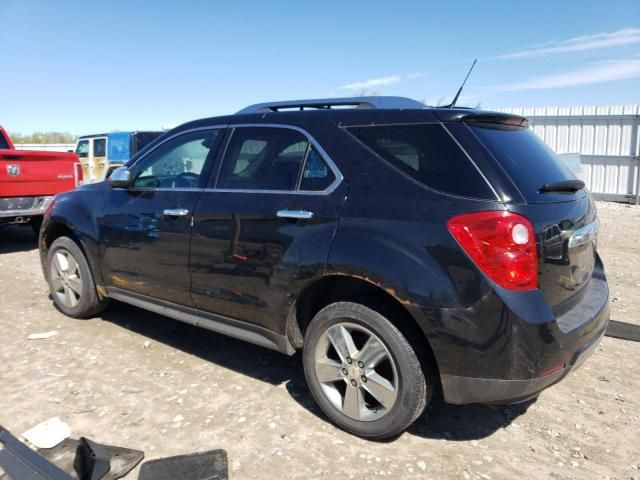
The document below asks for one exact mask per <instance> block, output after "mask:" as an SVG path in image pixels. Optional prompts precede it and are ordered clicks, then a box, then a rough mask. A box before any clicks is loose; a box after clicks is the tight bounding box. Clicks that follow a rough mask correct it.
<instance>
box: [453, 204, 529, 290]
mask: <svg viewBox="0 0 640 480" xmlns="http://www.w3.org/2000/svg"><path fill="white" fill-rule="evenodd" d="M448 227H449V231H450V232H451V234H452V235H453V237H454V238H455V239H456V240H457V242H458V243H459V244H460V246H461V247H462V248H463V250H464V251H465V252H466V253H467V254H468V255H469V256H470V257H471V259H472V260H473V261H474V262H475V263H476V265H477V266H478V267H479V268H480V270H482V271H483V272H484V273H485V274H486V275H487V276H488V277H489V278H490V279H491V280H493V281H494V282H496V283H497V284H498V285H499V286H501V287H502V288H506V289H508V290H533V289H536V288H538V256H537V254H536V239H535V234H534V231H533V225H532V224H531V222H530V221H529V220H528V219H526V218H525V217H523V216H522V215H518V214H516V213H511V212H504V211H491V212H477V213H469V214H464V215H458V216H457V217H454V218H452V219H451V220H449V223H448Z"/></svg>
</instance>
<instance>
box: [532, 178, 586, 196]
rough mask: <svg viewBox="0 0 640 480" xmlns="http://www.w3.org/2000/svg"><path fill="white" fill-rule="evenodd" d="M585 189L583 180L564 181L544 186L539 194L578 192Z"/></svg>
mask: <svg viewBox="0 0 640 480" xmlns="http://www.w3.org/2000/svg"><path fill="white" fill-rule="evenodd" d="M583 188H584V182H583V181H582V180H577V179H576V180H562V181H561V182H553V183H547V184H545V185H543V186H542V187H541V188H540V190H538V192H539V193H547V192H577V191H578V190H582V189H583Z"/></svg>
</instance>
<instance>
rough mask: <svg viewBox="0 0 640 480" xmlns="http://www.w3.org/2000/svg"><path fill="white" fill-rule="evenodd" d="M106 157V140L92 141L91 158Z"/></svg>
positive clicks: (97, 139)
mask: <svg viewBox="0 0 640 480" xmlns="http://www.w3.org/2000/svg"><path fill="white" fill-rule="evenodd" d="M106 155H107V139H106V138H96V139H95V140H94V141H93V156H94V157H104V156H106Z"/></svg>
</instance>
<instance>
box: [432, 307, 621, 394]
mask: <svg viewBox="0 0 640 480" xmlns="http://www.w3.org/2000/svg"><path fill="white" fill-rule="evenodd" d="M607 316H608V309H607ZM605 330H606V326H605V329H603V330H602V331H601V332H600V333H598V335H597V336H596V337H594V338H593V339H592V340H591V342H589V343H588V344H586V345H583V347H582V348H581V349H580V350H578V351H577V352H576V353H575V355H574V356H573V359H572V361H571V364H570V365H567V366H566V367H564V368H561V369H560V370H558V371H556V372H553V373H551V374H549V375H545V376H544V377H537V378H532V379H529V380H503V379H497V378H470V377H459V376H456V375H441V377H440V378H441V381H442V389H443V392H444V398H445V401H446V402H448V403H453V404H458V405H460V404H466V403H484V404H510V403H519V402H524V401H527V400H529V399H531V398H534V397H536V396H537V395H538V394H539V393H540V392H542V391H543V390H544V389H546V388H548V387H550V386H551V385H553V384H555V383H558V382H559V381H560V380H562V379H563V378H564V377H566V376H567V375H568V374H569V373H570V372H572V371H573V370H576V369H578V368H579V367H580V365H582V364H583V363H584V361H585V360H586V359H587V358H589V357H590V356H591V355H592V354H593V352H594V351H595V349H596V347H597V346H598V344H599V343H600V340H601V339H602V337H603V336H604V332H605Z"/></svg>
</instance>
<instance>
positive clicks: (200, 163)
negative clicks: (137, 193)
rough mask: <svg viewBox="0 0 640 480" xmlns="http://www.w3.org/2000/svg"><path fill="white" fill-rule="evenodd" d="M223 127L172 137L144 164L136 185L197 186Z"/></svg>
mask: <svg viewBox="0 0 640 480" xmlns="http://www.w3.org/2000/svg"><path fill="white" fill-rule="evenodd" d="M219 132H220V130H209V131H202V132H192V133H187V134H185V135H181V136H179V137H177V138H174V139H173V140H169V141H168V142H167V143H165V144H164V145H162V146H160V147H159V148H157V149H156V150H154V151H153V152H151V153H150V154H149V155H148V156H147V157H146V158H145V159H144V160H143V161H142V164H141V167H140V168H141V169H140V170H138V173H137V174H136V176H135V179H134V181H133V187H134V188H162V189H172V188H197V187H198V186H199V183H200V174H201V173H202V171H203V169H204V165H205V163H206V161H207V158H208V157H209V154H210V153H212V152H213V148H214V145H215V143H216V139H217V137H218V135H219Z"/></svg>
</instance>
